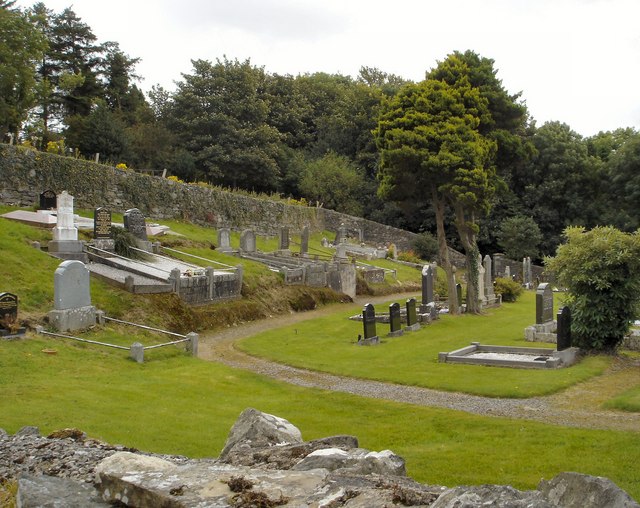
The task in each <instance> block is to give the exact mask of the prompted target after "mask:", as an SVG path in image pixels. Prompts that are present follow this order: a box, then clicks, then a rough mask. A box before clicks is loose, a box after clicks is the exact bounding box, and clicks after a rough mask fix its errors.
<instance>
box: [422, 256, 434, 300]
mask: <svg viewBox="0 0 640 508" xmlns="http://www.w3.org/2000/svg"><path fill="white" fill-rule="evenodd" d="M431 302H433V268H432V267H431V265H424V267H423V268H422V304H423V305H426V304H428V303H431Z"/></svg>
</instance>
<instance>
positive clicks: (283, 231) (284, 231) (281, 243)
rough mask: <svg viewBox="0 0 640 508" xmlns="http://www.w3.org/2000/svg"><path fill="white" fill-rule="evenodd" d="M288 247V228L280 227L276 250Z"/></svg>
mask: <svg viewBox="0 0 640 508" xmlns="http://www.w3.org/2000/svg"><path fill="white" fill-rule="evenodd" d="M287 249H289V228H287V227H281V228H280V229H279V230H278V250H287Z"/></svg>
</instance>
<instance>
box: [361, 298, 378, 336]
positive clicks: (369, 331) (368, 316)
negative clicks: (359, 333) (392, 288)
mask: <svg viewBox="0 0 640 508" xmlns="http://www.w3.org/2000/svg"><path fill="white" fill-rule="evenodd" d="M362 324H363V326H364V338H365V339H371V338H373V337H375V336H377V334H376V310H375V308H374V307H373V305H372V304H370V303H368V304H366V305H365V306H364V308H363V309H362Z"/></svg>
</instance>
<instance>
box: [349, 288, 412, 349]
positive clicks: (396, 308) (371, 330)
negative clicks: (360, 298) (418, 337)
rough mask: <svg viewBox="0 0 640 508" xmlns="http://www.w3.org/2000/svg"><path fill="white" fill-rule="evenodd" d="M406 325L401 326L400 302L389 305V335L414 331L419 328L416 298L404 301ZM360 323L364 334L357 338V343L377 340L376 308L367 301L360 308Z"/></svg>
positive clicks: (393, 335)
mask: <svg viewBox="0 0 640 508" xmlns="http://www.w3.org/2000/svg"><path fill="white" fill-rule="evenodd" d="M406 311H407V326H406V327H405V328H404V329H403V328H402V317H401V312H400V304H399V303H397V302H395V303H392V304H391V305H389V336H390V337H397V336H399V335H402V333H403V332H404V331H415V330H419V329H420V323H418V312H417V310H416V299H415V298H409V299H408V300H407V302H406ZM362 325H363V332H364V335H362V336H360V337H359V338H358V342H359V343H375V342H378V334H377V332H376V310H375V307H374V306H373V305H372V304H370V303H368V304H366V305H365V306H364V308H363V309H362Z"/></svg>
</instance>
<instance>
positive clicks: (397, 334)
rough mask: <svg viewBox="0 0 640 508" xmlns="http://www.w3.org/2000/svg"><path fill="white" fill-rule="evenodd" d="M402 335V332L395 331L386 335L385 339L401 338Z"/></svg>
mask: <svg viewBox="0 0 640 508" xmlns="http://www.w3.org/2000/svg"><path fill="white" fill-rule="evenodd" d="M403 335H404V330H396V331H395V332H389V333H387V337H402V336H403Z"/></svg>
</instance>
